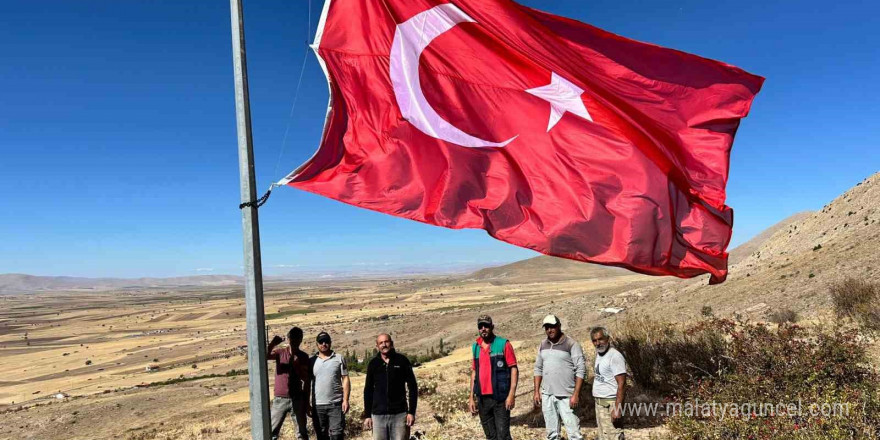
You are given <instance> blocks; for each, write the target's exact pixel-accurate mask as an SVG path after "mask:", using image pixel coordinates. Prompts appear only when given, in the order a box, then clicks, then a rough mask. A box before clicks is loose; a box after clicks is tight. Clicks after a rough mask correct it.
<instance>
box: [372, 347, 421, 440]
mask: <svg viewBox="0 0 880 440" xmlns="http://www.w3.org/2000/svg"><path fill="white" fill-rule="evenodd" d="M376 350H378V351H379V352H378V353H377V354H376V357H374V358H373V360H371V361H370V364H369V365H368V366H367V379H366V383H365V384H364V415H363V417H364V428H365V429H372V430H373V440H407V439H408V438H409V428H410V427H411V426H412V425H413V424H415V423H416V404H417V403H418V400H419V387H418V384H416V375H415V374H414V373H413V369H412V365H411V364H410V363H409V359H407V358H406V356H404V355H402V354H399V353H397V352H396V351H394V341H392V340H391V336H389V335H387V334H385V333H383V334H381V335H379V336H377V337H376ZM407 394H409V405H407Z"/></svg>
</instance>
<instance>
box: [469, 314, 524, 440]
mask: <svg viewBox="0 0 880 440" xmlns="http://www.w3.org/2000/svg"><path fill="white" fill-rule="evenodd" d="M477 330H479V332H480V337H479V338H477V340H476V341H475V342H474V345H473V346H472V347H471V351H472V352H473V363H472V364H471V387H470V399H469V401H468V406H469V407H470V410H471V414H478V413H479V414H480V423H481V424H482V425H483V432H484V433H485V434H486V439H487V440H512V439H511V437H510V411H511V410H513V407H514V406H515V405H516V384H517V380H518V379H519V369H518V368H517V366H516V355H515V354H514V353H513V346H512V345H510V341H508V340H507V339H504V338H501V337H498V336H495V326H494V325H493V324H492V318H491V317H490V316H488V315H482V316H480V317H479V318H478V319H477Z"/></svg>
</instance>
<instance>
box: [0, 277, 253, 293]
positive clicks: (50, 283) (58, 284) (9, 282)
mask: <svg viewBox="0 0 880 440" xmlns="http://www.w3.org/2000/svg"><path fill="white" fill-rule="evenodd" d="M236 284H241V277H240V276H234V275H196V276H186V277H171V278H85V277H67V276H38V275H27V274H18V273H8V274H0V293H27V292H40V291H57V290H112V289H126V288H150V287H185V286H206V287H207V286H233V285H236Z"/></svg>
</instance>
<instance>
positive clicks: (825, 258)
mask: <svg viewBox="0 0 880 440" xmlns="http://www.w3.org/2000/svg"><path fill="white" fill-rule="evenodd" d="M878 257H880V173H875V174H874V175H872V176H870V177H868V178H867V179H865V180H864V181H862V182H860V183H859V184H857V185H856V186H855V187H853V188H851V189H850V190H848V191H846V192H845V193H843V194H842V195H840V196H839V197H837V198H836V199H834V200H833V201H832V202H830V203H829V204H827V205H825V207H823V208H822V209H821V210H820V211H818V212H813V213H810V214H809V215H807V216H805V217H803V218H801V219H799V220H797V221H795V222H793V223H790V224H789V225H788V226H786V227H783V228H782V229H779V230H777V231H776V232H775V233H773V234H772V236H771V237H770V238H768V239H767V240H766V241H764V242H763V243H761V245H760V246H758V247H757V248H756V249H755V250H754V251H753V252H751V253H750V254H748V255H747V256H745V257H743V258H742V260H740V261H739V262H738V263H736V264H733V265H732V266H731V267H730V275H729V276H728V278H727V281H726V282H724V283H723V284H720V285H717V286H708V285H707V282H706V278H705V277H700V278H698V279H694V280H682V281H676V282H667V283H662V284H659V283H658V284H657V285H654V286H651V287H648V288H645V289H642V290H641V291H640V294H641V295H642V296H643V297H644V298H645V299H647V300H648V301H647V302H648V303H651V304H652V305H651V312H652V313H655V312H656V313H660V312H663V311H667V312H669V313H672V314H675V315H681V316H678V318H686V317H687V315H691V316H695V315H698V314H699V313H700V309H701V307H702V306H704V305H709V306H711V307H712V308H713V310H714V311H715V312H716V313H720V314H729V313H734V312H736V313H741V314H744V315H746V316H751V317H755V318H763V317H766V316H767V314H768V313H771V312H773V311H775V310H779V309H783V308H790V309H793V310H795V311H797V312H799V313H802V314H807V315H809V314H814V313H821V312H823V311H827V310H830V307H831V304H830V297H829V295H828V288H829V286H830V285H832V284H833V283H835V282H838V281H840V280H842V279H844V278H846V277H854V278H858V279H864V280H874V281H877V280H880V262H878V261H877V259H878Z"/></svg>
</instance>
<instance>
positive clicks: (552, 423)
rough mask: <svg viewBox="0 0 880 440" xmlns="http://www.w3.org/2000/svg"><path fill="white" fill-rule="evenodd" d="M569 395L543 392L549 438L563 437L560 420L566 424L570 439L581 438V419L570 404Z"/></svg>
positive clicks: (577, 439)
mask: <svg viewBox="0 0 880 440" xmlns="http://www.w3.org/2000/svg"><path fill="white" fill-rule="evenodd" d="M569 399H571V398H570V397H569V396H558V397H557V396H551V395H549V394H543V393H542V394H541V411H543V413H544V426H546V427H547V440H557V439H561V438H562V431H561V429H560V426H559V425H560V423H559V422H560V420H561V421H562V424H563V425H565V431H566V432H568V438H569V440H581V439H583V438H584V436H582V435H581V421H580V420H578V416H577V415H575V413H574V410H573V409H572V408H571V406H569Z"/></svg>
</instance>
